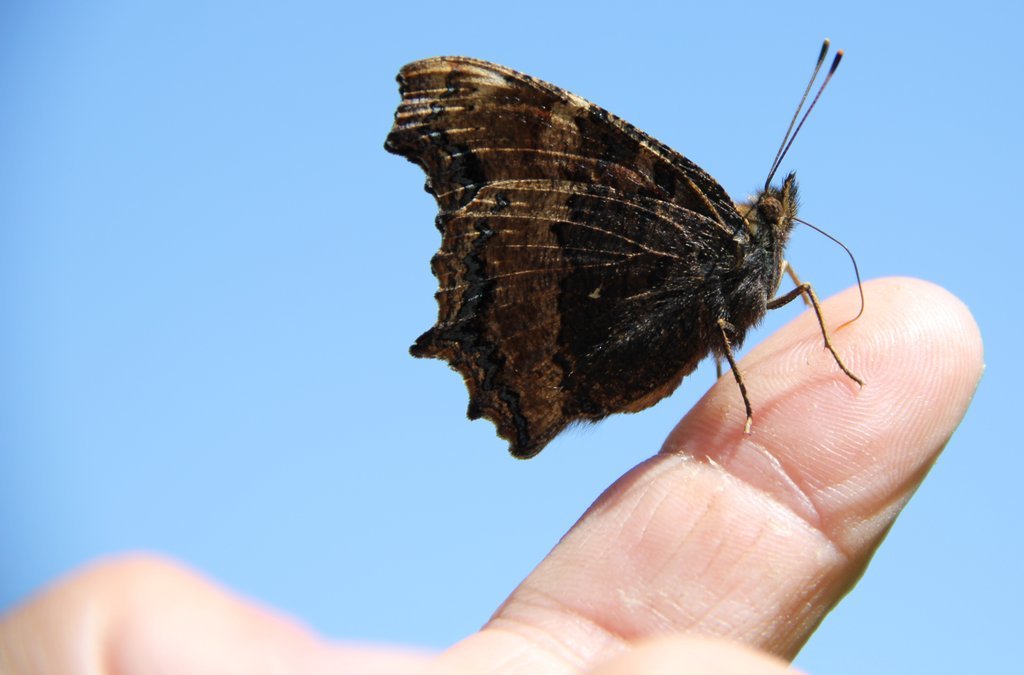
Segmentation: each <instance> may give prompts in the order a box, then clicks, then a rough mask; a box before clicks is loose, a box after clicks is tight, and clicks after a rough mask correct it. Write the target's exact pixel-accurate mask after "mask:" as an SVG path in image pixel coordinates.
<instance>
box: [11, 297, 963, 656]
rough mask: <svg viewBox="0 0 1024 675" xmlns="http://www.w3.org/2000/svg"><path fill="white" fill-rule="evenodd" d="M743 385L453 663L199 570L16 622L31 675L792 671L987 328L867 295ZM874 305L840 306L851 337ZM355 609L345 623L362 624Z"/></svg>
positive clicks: (935, 428)
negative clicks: (323, 632)
mask: <svg viewBox="0 0 1024 675" xmlns="http://www.w3.org/2000/svg"><path fill="white" fill-rule="evenodd" d="M864 291H865V294H866V296H867V310H866V311H865V314H864V316H863V317H862V318H861V319H860V320H858V321H856V322H855V323H853V324H850V325H848V326H846V327H844V328H842V329H841V330H838V331H836V332H835V334H834V340H835V346H836V349H837V351H838V352H839V353H840V354H841V355H842V356H843V358H844V360H846V363H847V364H848V365H849V366H850V368H851V369H852V370H853V371H854V372H856V373H857V374H858V375H860V376H861V377H862V378H863V379H864V380H865V382H866V383H867V384H866V385H865V386H864V387H863V388H860V387H858V386H857V385H856V384H855V383H853V382H851V381H850V380H849V379H848V378H847V377H846V376H845V375H843V374H842V373H841V372H839V371H838V368H837V367H836V365H835V363H834V361H832V359H831V356H829V354H828V353H827V352H825V351H824V349H822V346H821V335H820V333H819V329H818V326H817V324H816V322H815V320H814V318H813V316H811V315H810V314H809V313H807V312H805V313H804V314H803V315H802V316H800V317H799V318H797V319H796V320H795V321H793V322H792V323H790V324H789V325H788V326H786V327H785V328H783V329H782V330H780V331H779V332H778V333H776V334H775V335H774V336H772V337H771V338H769V339H768V340H766V341H765V342H764V343H763V344H761V345H760V346H758V347H757V348H756V349H754V350H753V351H752V352H751V353H750V354H749V356H747V358H745V359H743V361H741V362H740V368H741V370H742V372H743V373H744V375H745V377H746V381H747V384H748V387H749V388H750V397H751V400H752V401H753V404H754V427H753V432H752V433H751V434H750V435H744V434H743V423H744V411H743V405H742V402H741V401H740V397H739V394H738V392H737V391H736V386H735V383H734V381H733V379H732V377H731V376H729V375H728V374H726V375H725V376H724V377H723V378H722V379H721V380H720V381H719V382H718V383H717V384H716V385H715V386H714V387H713V388H712V389H711V390H710V391H709V392H708V393H707V395H706V396H705V397H704V398H703V399H702V400H701V402H700V403H699V404H698V405H697V406H696V407H695V408H694V409H693V410H692V411H690V413H689V414H687V415H686V417H685V418H683V419H682V421H681V422H680V423H679V425H678V426H677V427H676V429H675V430H674V431H673V432H672V433H671V434H670V435H669V437H668V439H667V440H666V442H665V445H664V446H663V447H662V449H661V452H659V453H658V454H657V455H655V456H654V457H652V458H651V459H649V460H648V461H646V462H644V463H643V464H641V465H639V466H637V467H636V468H634V469H633V470H632V471H630V472H629V473H628V474H627V475H625V476H624V477H622V478H621V479H620V480H618V481H617V482H616V483H615V484H613V485H612V486H611V487H610V488H609V489H608V490H607V491H606V492H605V493H604V494H603V495H602V496H601V497H600V498H599V499H598V500H597V502H595V504H594V505H593V506H592V507H591V508H590V509H589V510H588V511H587V513H586V514H584V515H583V517H582V518H581V519H580V520H579V522H578V523H577V524H576V525H575V526H574V527H573V528H572V530H571V531H570V532H569V533H568V534H567V535H566V536H565V537H564V538H563V539H562V541H560V542H559V543H558V545H557V546H556V547H555V548H554V550H552V552H551V553H550V554H549V555H548V557H547V558H546V559H545V560H544V561H543V562H541V564H540V565H539V566H538V567H537V568H536V569H535V570H534V571H533V572H532V573H531V574H530V575H529V576H528V577H527V578H526V579H525V580H524V581H523V582H522V584H521V585H520V586H519V588H517V589H516V590H515V591H514V592H513V593H512V595H511V596H510V597H509V598H508V599H507V600H506V601H505V603H504V604H503V605H502V606H501V607H499V608H498V610H497V611H496V612H495V614H494V616H493V617H492V618H491V620H490V621H489V622H488V623H487V624H486V625H485V626H484V627H483V628H482V629H481V630H480V631H479V632H478V633H476V634H474V635H471V636H469V637H467V638H466V639H464V640H463V641H462V642H460V643H458V644H456V645H455V646H454V647H452V648H450V649H448V650H447V651H445V652H442V653H440V654H426V653H421V652H416V651H412V650H403V649H397V648H383V647H365V646H346V645H339V644H335V643H329V642H327V641H325V640H323V639H322V638H320V637H318V636H316V635H314V634H313V633H312V632H310V631H309V630H307V629H306V628H304V627H302V626H300V625H299V624H297V623H295V622H294V621H292V620H290V619H288V618H285V617H282V616H281V615H279V614H277V613H275V612H274V611H272V610H267V609H265V608H262V607H259V606H257V605H256V604H254V603H252V602H251V601H249V600H245V599H242V598H239V597H236V596H235V595H233V594H231V593H230V592H229V591H226V590H224V589H222V588H220V587H219V586H217V585H216V584H215V583H213V582H211V581H209V580H207V579H204V578H202V577H201V576H198V575H197V574H196V573H194V572H191V571H188V570H186V569H184V568H182V567H181V566H180V565H178V564H176V563H174V562H170V561H165V560H161V559H159V558H154V557H148V556H131V557H124V558H119V559H114V560H107V561H103V562H99V563H97V564H95V565H93V566H91V567H88V568H86V569H84V570H80V571H78V572H77V573H75V574H72V575H71V576H70V577H69V578H66V579H64V580H62V581H58V582H56V583H55V584H53V585H52V586H51V587H50V588H48V589H46V590H43V591H42V592H41V593H39V594H38V595H36V596H35V597H34V598H32V599H29V600H28V601H27V602H26V603H25V604H24V605H22V606H21V607H18V608H15V609H14V610H13V611H11V612H10V613H9V614H7V615H6V616H5V617H4V619H3V620H2V622H0V671H2V672H5V673H7V672H10V673H62V674H71V675H74V674H78V673H90V674H96V673H118V674H126V675H127V674H134V673H178V674H186V675H187V674H190V673H219V674H228V675H230V674H232V673H239V674H242V673H245V674H246V675H259V674H262V673H328V672H331V673H333V672H345V673H410V672H417V673H418V672H428V673H484V672H487V673H512V672H543V673H549V672H550V673H570V672H573V673H574V672H592V673H600V675H617V674H619V673H622V674H625V673H631V674H634V675H635V674H641V675H642V674H649V675H653V674H657V673H668V672H680V668H681V667H683V666H684V665H685V671H686V672H688V673H723V674H724V673H753V674H755V675H757V674H762V673H763V674H765V675H767V674H769V673H781V672H784V671H787V670H788V660H789V659H791V658H792V657H793V656H794V655H795V654H796V652H797V651H798V650H799V649H800V647H801V645H803V644H804V642H805V641H806V640H807V639H808V637H809V636H810V635H811V633H812V632H813V631H814V629H815V628H816V627H817V625H818V623H819V622H820V621H821V620H822V618H823V617H824V616H825V614H826V613H827V612H828V611H829V609H831V608H832V607H833V606H834V605H835V604H836V603H837V602H838V601H839V599H840V598H841V597H842V596H843V595H844V594H845V593H846V592H847V591H849V590H850V589H851V588H852V587H853V585H854V584H855V583H856V581H857V579H858V577H859V576H860V575H861V573H862V572H863V570H864V568H865V566H866V565H867V563H868V561H869V559H870V557H871V555H872V554H873V553H874V551H875V549H876V548H877V546H878V545H879V544H880V542H881V541H882V539H883V538H884V537H885V534H886V532H887V531H888V529H889V527H890V526H891V524H892V522H893V520H894V519H895V517H896V516H897V515H898V514H899V511H900V509H901V508H902V507H903V506H904V505H905V504H906V502H907V500H908V499H909V498H910V497H911V495H912V494H913V492H914V490H915V489H916V488H917V486H918V485H919V484H920V482H921V481H922V480H923V479H924V477H925V475H926V474H927V472H928V469H929V467H930V466H931V465H932V463H933V462H934V461H935V459H936V457H937V456H938V454H939V452H940V451H941V450H942V448H943V447H944V445H945V444H946V442H947V441H948V439H949V437H950V435H951V434H952V433H953V431H954V430H955V429H956V427H957V425H958V424H959V422H960V420H961V418H962V417H963V415H964V413H965V412H966V410H967V407H968V405H969V403H970V400H971V397H972V395H973V393H974V390H975V387H976V386H977V383H978V380H979V378H980V377H981V374H982V370H983V365H982V356H983V355H982V345H981V337H980V334H979V332H978V328H977V326H976V325H975V323H974V320H973V319H972V317H971V315H970V313H969V312H968V310H967V309H966V307H964V305H963V304H962V303H961V302H960V301H958V300H957V299H956V298H954V297H953V296H951V295H949V294H948V293H947V292H946V291H944V290H942V289H941V288H938V287H936V286H933V285H931V284H928V283H925V282H922V281H918V280H914V279H883V280H879V281H875V282H872V283H870V284H867V285H865V287H864ZM857 306H858V300H857V296H856V290H855V289H854V290H852V291H847V292H846V293H844V294H842V295H840V296H837V297H836V298H833V299H831V300H830V301H828V302H826V303H825V304H824V312H825V316H826V317H829V319H830V321H829V323H830V325H832V326H835V325H837V324H839V323H840V322H841V320H842V319H843V318H845V317H852V316H853V315H854V314H855V313H856V311H857ZM342 611H344V608H342Z"/></svg>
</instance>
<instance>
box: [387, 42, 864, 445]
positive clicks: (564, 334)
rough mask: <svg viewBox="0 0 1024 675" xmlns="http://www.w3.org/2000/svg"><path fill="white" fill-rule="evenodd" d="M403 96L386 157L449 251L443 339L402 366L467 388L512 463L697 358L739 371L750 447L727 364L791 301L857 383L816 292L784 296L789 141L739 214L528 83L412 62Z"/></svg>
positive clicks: (614, 122)
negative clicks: (406, 167)
mask: <svg viewBox="0 0 1024 675" xmlns="http://www.w3.org/2000/svg"><path fill="white" fill-rule="evenodd" d="M827 51H828V41H826V42H825V45H824V46H823V47H822V51H821V56H820V57H819V59H818V66H817V67H816V68H815V73H814V77H812V79H811V82H812V83H813V81H814V79H815V77H816V76H817V74H818V69H819V68H820V66H821V64H822V62H823V61H824V59H825V55H826V53H827ZM841 55H842V52H838V53H837V56H836V59H835V61H834V63H833V66H832V69H831V70H830V71H829V74H828V76H827V78H828V77H831V74H832V72H834V71H835V67H836V66H837V65H838V62H839V58H840V57H841ZM827 78H826V82H827V81H828V79H827ZM397 80H398V83H399V91H400V93H401V97H402V100H401V103H400V104H399V106H398V109H397V110H396V112H395V121H394V126H393V128H392V129H391V132H390V133H389V134H388V137H387V140H386V142H385V149H386V150H387V151H388V152H391V153H394V154H397V155H401V156H403V157H405V158H406V159H408V160H410V161H411V162H413V163H415V164H418V165H419V166H420V167H421V168H422V169H423V171H424V172H425V173H426V176H427V180H426V184H425V188H426V190H427V192H429V193H430V194H432V195H433V196H434V197H435V198H436V200H437V204H438V209H439V212H438V215H437V217H436V220H435V224H436V226H437V228H438V230H440V232H441V237H442V241H441V247H440V250H439V251H438V252H437V254H436V255H435V256H434V257H433V259H432V260H431V269H432V270H433V273H434V275H435V276H436V277H437V279H438V282H439V289H438V291H437V293H436V299H437V303H438V318H437V323H436V324H435V325H434V326H433V327H432V328H430V329H429V330H428V331H426V332H425V333H423V335H421V336H420V337H419V339H417V340H416V342H415V344H413V346H412V347H411V349H410V351H411V353H412V354H413V356H418V357H432V358H439V359H443V360H445V361H447V362H448V363H449V364H450V365H451V366H452V368H454V369H455V370H457V371H459V373H461V374H462V376H463V378H464V379H465V383H466V387H467V388H468V390H469V408H468V411H467V415H468V416H469V418H470V419H477V418H480V417H484V418H487V419H490V420H491V421H493V422H494V424H495V426H496V427H497V431H498V434H499V436H501V437H502V438H504V439H506V440H507V441H508V442H509V451H510V452H511V453H512V455H513V456H515V457H519V458H528V457H532V456H534V455H536V454H537V453H538V452H540V451H541V450H542V449H543V448H544V446H545V445H547V444H548V442H550V441H551V440H552V439H553V438H554V437H555V436H556V435H557V434H558V433H559V432H561V431H562V430H563V429H564V428H565V427H566V426H568V425H570V424H573V423H576V422H587V421H597V420H600V419H602V418H604V417H606V416H608V415H610V414H612V413H617V412H636V411H639V410H642V409H644V408H647V407H649V406H651V405H653V404H655V403H657V402H658V401H659V400H661V399H662V398H664V397H665V396H668V395H669V394H670V393H672V391H673V390H675V389H676V387H678V386H679V384H680V382H681V381H682V379H683V378H684V377H685V376H686V375H688V374H689V373H691V372H692V371H693V370H694V369H695V368H696V367H697V364H698V363H699V362H700V361H701V360H703V359H704V358H705V357H707V356H708V355H712V356H714V357H715V358H716V359H718V360H719V362H720V360H721V359H724V360H725V361H727V362H728V363H729V365H730V366H731V368H732V372H733V374H734V376H735V379H736V382H737V384H738V385H739V388H740V392H741V394H742V396H743V401H744V405H745V408H746V414H747V425H746V430H747V431H748V432H749V430H750V424H751V420H752V417H753V412H752V406H751V403H750V400H749V397H748V396H747V391H746V387H745V385H744V382H743V378H742V375H741V374H740V372H739V370H738V369H737V367H736V363H735V360H734V356H733V351H734V350H735V349H736V348H738V347H739V346H740V345H741V344H742V343H743V340H744V337H745V336H746V333H747V331H748V329H750V328H751V327H752V326H754V325H756V324H757V323H758V322H759V321H760V320H761V319H762V317H763V316H764V314H765V313H766V312H767V310H768V309H773V308H775V307H779V306H781V305H784V304H786V303H788V302H790V301H791V300H793V299H795V298H797V297H801V296H803V297H805V298H806V299H808V300H809V301H810V303H811V304H812V305H813V307H814V308H815V310H816V311H817V313H818V319H819V323H820V325H821V329H822V333H823V335H824V337H825V345H826V347H827V348H828V349H829V351H830V352H831V353H832V355H833V356H834V357H835V360H836V363H837V364H838V365H839V367H840V368H841V369H842V370H843V371H844V372H845V373H846V374H847V375H848V376H849V377H850V378H852V379H854V380H855V381H857V382H859V383H860V382H861V380H860V379H859V378H857V377H856V376H855V375H854V374H853V373H852V372H850V371H849V369H848V368H847V367H846V366H845V365H844V364H843V362H842V360H840V358H839V356H838V355H837V354H836V352H835V350H834V349H833V347H832V344H831V341H830V340H829V336H828V332H827V331H826V330H825V324H824V321H823V320H822V318H821V312H820V309H819V308H818V302H817V298H816V296H815V295H814V292H813V290H812V289H811V287H810V286H809V285H808V284H800V285H798V286H797V287H796V288H795V289H794V290H793V291H791V292H789V293H786V294H783V295H782V296H780V297H778V298H776V297H775V294H776V292H777V290H778V288H779V286H780V282H781V277H782V274H783V273H784V268H785V262H784V258H783V251H784V248H785V246H786V242H787V240H788V238H789V235H790V231H791V230H792V228H793V224H794V218H795V217H796V210H797V190H798V188H797V181H796V177H795V175H794V174H792V173H791V174H789V175H788V176H786V177H785V178H784V179H783V180H782V182H781V184H779V185H777V186H773V185H770V181H771V179H772V176H773V175H774V173H775V171H776V170H777V169H778V165H779V163H780V162H781V160H782V158H783V157H784V155H785V151H786V150H788V145H787V141H786V140H784V141H783V146H782V147H780V150H779V153H778V154H777V156H776V161H775V162H774V165H773V168H772V171H771V172H770V175H769V178H768V180H767V181H766V183H765V188H764V190H763V191H762V192H761V193H760V194H758V195H756V196H755V197H753V199H752V200H750V201H748V202H740V203H737V202H734V201H733V200H732V199H731V198H730V197H729V195H728V194H727V193H726V192H725V190H724V189H723V188H722V187H721V186H720V185H719V184H718V183H717V182H716V181H715V180H714V179H713V178H712V177H711V176H709V175H708V174H707V173H706V172H704V170H702V169H701V168H700V167H699V166H697V165H696V164H694V163H693V162H691V161H690V160H689V159H687V158H686V157H684V156H682V155H681V154H679V153H677V152H675V151H673V150H671V149H670V148H668V147H667V146H665V145H663V144H662V143H660V142H658V141H656V140H655V139H653V138H651V137H650V136H648V135H647V134H645V133H644V132H642V131H639V130H638V129H636V128H635V127H633V126H632V125H630V124H629V123H628V122H625V121H623V120H622V119H620V118H618V117H616V116H615V115H612V114H610V113H608V112H607V111H606V110H604V109H603V108H600V107H598V106H596V105H594V104H593V103H590V102H589V101H586V100H584V99H582V98H580V97H579V96H576V95H574V94H571V93H569V92H567V91H564V90H562V89H560V88H558V87H556V86H554V85H551V84H548V83H546V82H543V81H541V80H538V79H535V78H533V77H530V76H529V75H525V74H523V73H519V72H516V71H514V70H511V69H509V68H505V67H503V66H499V65H496V64H493V63H488V62H486V61H481V60H477V59H472V58H467V57H458V56H456V57H438V58H430V59H425V60H422V61H416V62H414V63H410V64H408V65H406V66H405V67H403V68H402V69H401V71H400V72H399V74H398V77H397ZM810 87H811V84H808V92H805V94H804V98H805V99H806V97H807V93H809V90H810ZM822 88H824V85H823V86H822ZM818 95H819V96H820V90H819V94H818ZM816 100H817V97H816V98H815V101H816ZM802 105H803V101H802V102H801V107H802ZM812 107H813V102H812ZM809 110H810V108H808V112H809ZM797 115H799V108H798V110H797ZM797 115H794V122H795V121H796V118H797ZM804 119H806V116H805V118H804ZM801 124H802V121H801ZM792 129H793V124H791V125H790V130H792ZM797 130H799V126H797ZM786 136H787V138H788V139H789V142H790V143H791V142H792V136H795V132H794V133H793V134H792V136H791V135H790V132H787V134H786Z"/></svg>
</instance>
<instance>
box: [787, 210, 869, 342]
mask: <svg viewBox="0 0 1024 675" xmlns="http://www.w3.org/2000/svg"><path fill="white" fill-rule="evenodd" d="M793 220H795V221H796V222H798V223H801V224H803V225H806V226H807V227H809V228H811V229H812V230H814V231H815V232H817V233H819V234H823V235H825V236H826V237H828V238H829V239H831V240H832V241H834V242H835V243H837V244H839V245H840V246H842V247H843V250H844V251H846V255H848V256H850V262H852V263H853V274H854V276H855V277H857V291H858V292H859V293H860V310H859V311H858V312H857V316H855V317H853V318H852V319H850V320H848V321H844V322H843V324H842V325H841V326H839V328H837V329H836V330H840V329H841V328H843V326H846V325H848V324H851V323H853V322H854V321H856V320H857V319H859V318H860V317H861V315H862V314H864V286H863V285H862V284H861V282H860V269H859V268H858V267H857V259H856V258H854V257H853V252H852V251H851V250H850V249H848V248H847V247H846V244H844V243H843V242H841V241H839V240H838V239H836V238H835V237H833V236H832V235H831V234H829V233H828V232H826V231H825V230H823V229H821V228H820V227H817V226H815V225H811V224H810V223H808V222H807V221H806V220H801V219H800V218H794V219H793Z"/></svg>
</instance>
